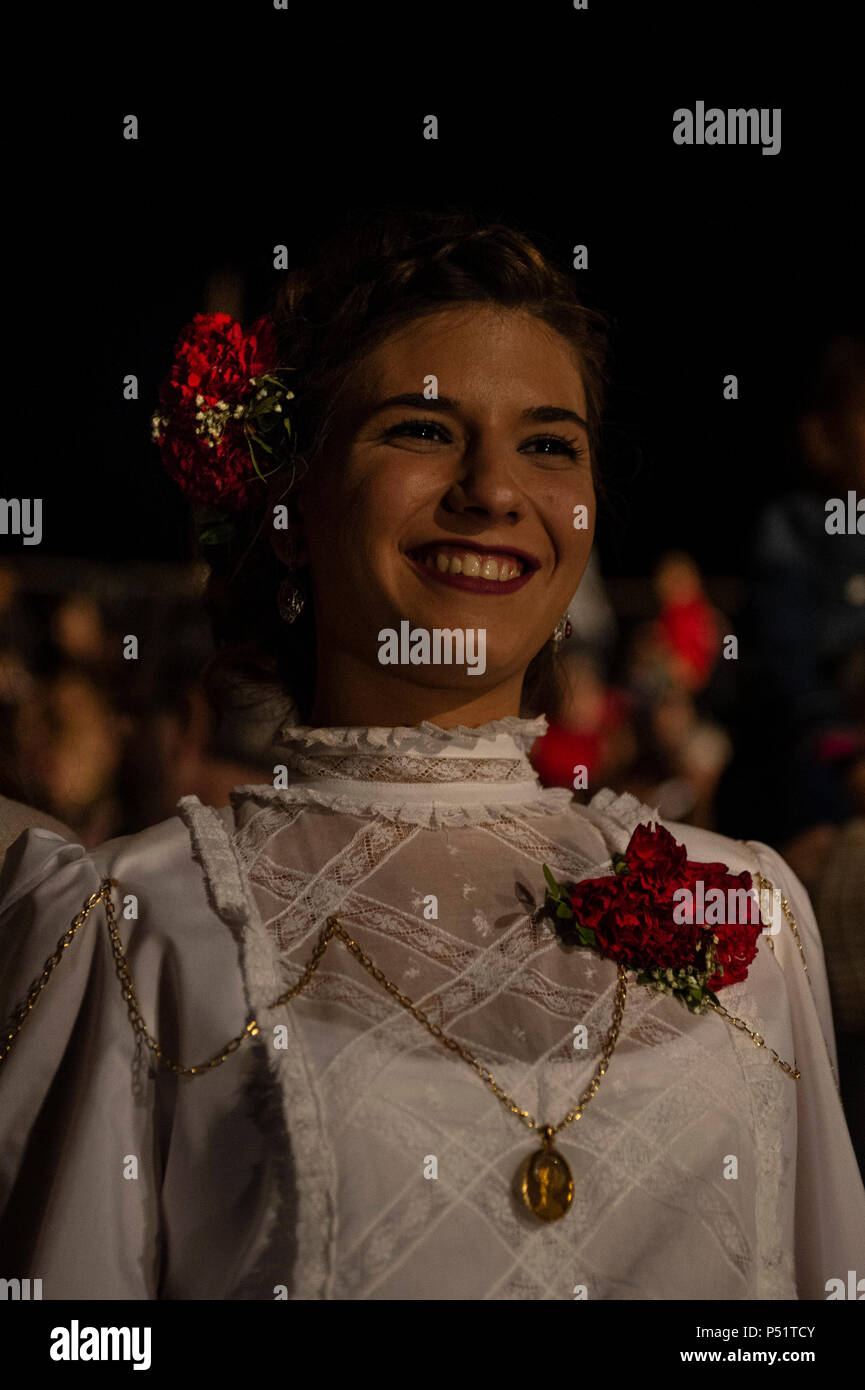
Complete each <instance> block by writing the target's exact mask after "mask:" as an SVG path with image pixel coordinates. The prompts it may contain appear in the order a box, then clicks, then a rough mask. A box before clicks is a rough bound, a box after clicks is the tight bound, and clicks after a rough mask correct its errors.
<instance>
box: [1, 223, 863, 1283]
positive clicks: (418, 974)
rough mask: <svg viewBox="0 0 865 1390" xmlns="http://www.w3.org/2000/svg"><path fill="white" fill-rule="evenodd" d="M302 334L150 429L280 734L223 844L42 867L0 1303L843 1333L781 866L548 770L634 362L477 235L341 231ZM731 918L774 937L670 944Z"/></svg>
mask: <svg viewBox="0 0 865 1390" xmlns="http://www.w3.org/2000/svg"><path fill="white" fill-rule="evenodd" d="M271 324H272V327H271ZM271 324H268V323H260V324H259V325H257V326H256V328H255V330H254V331H253V332H251V333H250V334H249V335H243V334H242V333H241V331H240V329H239V327H238V326H237V325H231V324H228V322H227V321H224V320H222V319H218V320H211V319H204V318H202V319H200V320H199V321H197V325H196V327H195V328H194V331H193V332H192V333H191V335H190V336H189V338H188V339H187V341H186V344H185V346H184V347H183V349H182V351H181V352H180V353H179V355H178V361H177V365H176V367H175V371H174V373H173V379H172V384H170V385H169V386H168V387H167V388H166V391H165V393H164V394H163V397H162V400H161V406H160V412H159V413H158V415H157V419H156V422H155V429H156V434H157V436H158V437H159V438H160V441H161V443H162V447H163V452H164V457H165V460H166V462H167V464H168V466H169V467H170V468H171V469H172V471H173V473H174V474H175V476H176V477H177V478H178V481H180V482H181V484H182V485H183V486H184V487H185V488H186V490H187V492H188V495H189V496H190V497H191V498H192V499H193V500H194V501H197V502H199V503H205V504H206V505H207V507H208V508H209V511H210V513H212V512H213V511H214V504H215V503H220V504H222V509H223V511H224V512H225V514H226V515H228V516H229V518H230V521H231V524H232V527H233V530H232V531H231V533H230V535H231V537H232V539H230V541H229V550H228V551H227V552H226V553H227V554H230V556H231V562H230V564H229V565H228V566H227V567H224V569H223V570H220V568H219V566H218V565H215V566H214V576H213V582H212V595H211V597H212V599H213V601H214V603H215V605H216V608H217V617H218V627H217V631H218V633H219V636H220V640H221V641H222V642H223V643H224V644H225V645H224V647H223V652H222V656H221V658H220V661H222V660H223V658H225V659H226V660H227V659H233V658H234V657H237V656H238V655H239V656H242V657H244V658H245V659H246V662H247V668H248V667H249V664H250V662H251V661H252V660H253V659H254V658H255V657H256V654H258V656H259V657H260V662H259V665H260V666H261V664H262V662H263V663H264V664H265V665H266V664H267V663H268V662H269V663H270V671H271V674H272V676H273V678H274V680H275V681H277V682H278V683H279V684H280V686H281V688H282V689H283V690H284V691H285V693H286V695H287V697H290V698H291V699H292V700H293V715H292V718H293V722H291V720H289V719H288V717H287V722H285V723H284V724H283V726H282V727H281V729H279V730H278V731H277V732H276V735H275V742H274V777H273V781H272V783H271V782H268V783H266V784H264V785H260V786H243V787H238V788H236V789H235V790H234V791H233V792H232V795H231V801H230V804H229V805H228V806H223V807H218V808H212V807H207V806H204V805H202V804H200V803H199V801H198V799H197V798H196V797H189V796H188V797H184V798H183V799H182V800H181V802H180V803H179V805H178V815H177V816H175V817H173V818H172V819H170V820H168V821H166V822H164V823H163V824H161V825H156V826H154V827H153V828H152V829H149V830H146V831H144V832H142V833H141V834H138V835H134V836H131V837H128V838H124V839H120V840H114V841H111V842H109V843H108V844H106V845H103V846H101V847H100V848H98V849H95V850H91V851H89V852H88V851H87V850H85V849H84V848H83V847H82V846H81V845H78V844H75V843H68V842H67V841H65V840H62V839H61V838H60V837H59V836H58V835H57V834H55V833H53V832H51V831H49V830H45V829H31V830H30V831H28V832H27V833H26V834H24V835H23V836H22V837H21V838H20V839H19V840H18V841H17V842H16V843H15V844H14V846H13V847H12V848H11V849H10V851H9V853H8V855H7V862H6V866H5V870H4V877H3V880H2V884H0V887H2V902H3V910H2V916H0V950H2V960H0V966H2V969H0V979H2V1006H3V1007H2V1009H0V1012H2V1014H3V1016H4V1017H9V1018H10V1020H11V1024H10V1026H9V1027H8V1028H7V1029H6V1030H5V1033H4V1060H3V1061H2V1063H0V1115H2V1146H0V1164H2V1166H0V1173H2V1182H3V1188H4V1193H3V1199H4V1202H5V1211H4V1216H3V1220H2V1228H0V1240H2V1247H3V1249H4V1264H5V1273H6V1275H7V1277H11V1276H12V1275H17V1276H18V1277H28V1276H29V1277H31V1278H41V1279H42V1281H43V1283H42V1288H43V1297H44V1298H62V1297H87V1298H93V1299H97V1298H98V1299H101V1298H117V1297H124V1298H149V1299H156V1298H161V1299H182V1298H199V1299H201V1298H204V1299H258V1298H266V1299H272V1298H281V1297H290V1298H297V1299H319V1298H335V1299H360V1298H380V1299H390V1298H400V1299H402V1298H410V1299H437V1298H441V1299H454V1298H457V1299H484V1298H496V1299H499V1298H502V1299H514V1298H525V1299H536V1298H544V1299H546V1298H553V1299H569V1300H570V1299H573V1298H574V1297H588V1298H592V1299H598V1298H618V1299H641V1298H646V1299H667V1298H700V1299H762V1298H770V1299H773V1298H774V1299H782V1298H796V1297H798V1298H809V1299H816V1298H820V1299H822V1298H825V1297H827V1295H828V1291H829V1286H828V1281H830V1280H832V1279H835V1278H840V1279H842V1280H843V1279H846V1278H847V1271H848V1270H849V1269H855V1268H856V1267H857V1260H858V1262H859V1266H860V1267H861V1258H862V1231H863V1229H865V1193H863V1189H862V1184H861V1181H860V1179H859V1175H858V1171H857V1167H856V1162H855V1158H854V1155H853V1151H852V1148H851V1145H850V1141H849V1137H848V1134H847V1130H846V1126H845V1120H844V1115H843V1111H842V1109H841V1105H840V1102H839V1099H838V1094H837V1085H836V1079H835V1044H834V1038H833V1032H832V1022H831V1016H830V1010H829V1004H828V994H827V987H826V978H825V971H824V966H823V960H822V952H821V946H820V938H819V934H818V930H817V926H816V923H815V921H814V917H813V913H812V910H811V906H810V903H809V900H808V897H807V895H806V893H805V892H804V890H803V888H802V886H801V884H800V883H799V882H798V880H797V879H796V878H795V877H794V876H793V875H792V873H791V872H790V871H789V870H788V868H787V867H786V865H785V864H784V862H783V861H782V860H781V859H780V858H779V857H778V856H777V854H775V853H774V852H773V850H772V849H770V848H769V847H767V846H766V845H763V844H759V843H744V842H740V841H735V840H731V839H726V838H722V837H720V836H718V835H715V834H712V833H710V832H707V831H703V830H695V829H693V828H691V827H689V826H685V825H678V824H674V825H668V826H666V827H661V826H660V825H659V822H658V817H657V813H656V811H655V810H654V808H651V807H647V806H643V805H641V804H640V803H639V802H638V801H636V800H635V798H633V797H632V796H628V795H623V796H614V795H613V794H612V793H611V792H609V791H607V790H603V789H601V790H599V791H597V792H596V794H595V795H594V796H593V798H592V800H591V802H590V804H589V805H588V806H582V805H579V804H577V803H576V802H575V801H574V800H573V798H572V796H571V793H570V792H569V791H568V790H566V789H552V790H546V791H545V790H543V789H542V788H541V786H540V784H539V783H538V781H537V778H536V777H535V775H534V773H533V771H532V768H531V765H530V763H529V761H528V757H527V754H528V751H529V749H530V747H531V745H532V743H533V741H534V740H535V739H536V738H537V737H538V735H540V734H541V733H542V732H543V730H544V728H545V720H544V717H543V703H542V702H543V677H544V670H545V668H548V667H549V664H550V661H551V659H552V658H551V653H552V651H553V649H554V647H555V643H556V636H555V634H557V633H558V632H560V620H561V617H562V614H563V613H564V612H565V610H566V608H567V606H568V603H569V601H570V600H571V598H572V596H573V594H574V592H575V590H576V589H577V587H578V585H579V583H580V578H581V576H582V574H583V570H584V568H585V566H586V563H587V560H588V557H589V552H590V549H591V545H592V538H593V533H594V525H595V515H596V499H597V497H598V495H599V491H600V490H601V489H602V479H601V478H600V477H599V470H598V437H599V426H600V413H601V400H602V383H603V363H604V337H603V324H602V323H601V322H600V321H599V319H598V317H597V316H596V315H594V314H592V313H590V312H589V311H588V310H586V309H585V308H583V307H582V306H581V305H580V304H579V302H578V301H577V299H576V297H575V295H574V292H573V290H572V288H571V286H570V283H569V281H568V279H567V278H566V277H564V276H562V275H561V274H560V273H558V272H557V271H556V270H555V269H553V268H552V267H551V266H550V265H549V264H548V263H547V262H546V260H545V259H544V258H543V257H542V255H541V254H540V253H539V252H538V250H537V249H536V248H535V247H534V246H533V245H531V244H530V243H529V242H528V241H527V240H526V239H525V238H524V237H523V236H522V235H521V234H519V233H517V232H515V231H513V230H510V229H507V228H503V227H499V226H490V225H483V224H479V223H477V222H475V221H474V220H473V219H471V218H469V217H464V218H463V217H454V216H447V217H435V216H431V217H428V218H421V219H417V220H414V221H411V220H409V221H405V220H398V219H396V218H393V219H389V218H387V217H383V218H380V219H378V221H376V220H375V219H373V221H372V222H371V224H370V225H369V226H367V227H366V228H364V229H361V230H360V231H358V229H357V228H350V229H349V230H348V231H347V232H346V233H345V234H344V235H342V236H341V237H337V238H336V239H335V240H334V241H333V242H331V243H330V244H328V245H327V246H326V247H325V248H324V249H323V250H322V251H321V253H320V255H319V258H318V260H317V262H316V263H315V264H314V265H312V266H311V267H308V268H307V269H305V270H303V271H297V272H294V273H293V274H292V275H290V276H289V277H288V280H287V283H286V285H285V286H284V288H283V289H282V291H281V292H280V294H279V295H278V297H277V300H276V302H275V305H274V307H273V311H272V315H271ZM272 331H273V332H274V334H275V335H274V336H271V335H272ZM274 345H275V346H274ZM274 354H275V355H274ZM289 392H291V393H292V394H289ZM280 417H282V418H280ZM284 418H287V419H288V421H289V424H290V427H291V428H290V432H289V431H288V430H285V428H284V423H283V421H284ZM232 432H233V433H232ZM241 433H243V438H241ZM232 440H233V441H234V443H232ZM238 441H239V443H238ZM235 445H237V447H235ZM247 446H250V447H251V448H252V453H253V455H255V456H256V464H257V466H258V467H259V469H260V472H261V473H262V474H263V475H264V481H262V480H261V479H260V478H259V477H258V475H257V474H256V473H254V472H253V471H252V469H251V467H250V466H249V464H248V461H247V460H248V458H249V452H248V448H247ZM259 446H262V447H259ZM262 464H263V465H264V466H261V465H262ZM244 468H245V469H246V471H245V472H244ZM216 510H219V508H216ZM212 520H213V518H212V515H209V516H208V518H207V524H208V525H210V526H211V532H210V537H209V539H210V540H211V541H214V542H215V541H217V540H221V541H222V542H223V543H224V542H225V536H226V534H228V533H227V532H225V531H222V532H219V531H218V530H214V529H212ZM211 553H212V554H215V553H216V552H215V551H212V552H211ZM755 775H756V773H755ZM545 866H546V871H547V873H546V874H545ZM761 874H762V875H764V876H765V877H764V879H760V878H758V875H761ZM547 875H548V876H547ZM109 878H110V879H111V880H112V884H111V885H109V886H108V887H104V886H103V885H104V880H106V879H109ZM719 884H720V885H721V886H722V888H728V889H729V888H731V887H733V888H734V889H742V890H743V891H746V890H748V889H749V888H750V889H751V890H752V892H753V889H754V888H755V887H756V885H758V884H759V885H760V887H761V888H763V889H765V891H766V892H767V893H768V894H769V895H770V901H771V889H772V887H774V889H776V890H777V891H778V893H779V894H780V895H783V906H782V907H779V908H778V910H777V911H776V912H774V913H772V914H771V916H767V915H766V912H765V910H764V912H763V917H762V922H761V921H758V923H757V925H756V926H755V925H753V919H751V925H742V924H740V923H738V922H737V920H736V919H735V918H733V919H730V918H729V917H728V918H727V919H726V920H725V921H723V922H721V923H720V924H718V925H714V926H713V928H712V930H711V931H707V930H706V928H705V926H704V925H701V919H699V918H697V919H693V914H692V921H690V922H686V924H685V925H675V924H676V923H678V922H680V921H681V920H682V919H681V917H678V918H677V917H674V916H673V915H672V914H673V903H674V897H673V895H674V893H675V892H677V891H679V890H681V889H682V888H683V887H684V888H685V890H686V892H691V890H693V891H694V892H695V893H697V894H700V893H702V894H704V896H705V891H704V890H705V888H706V886H707V885H708V886H714V887H717V886H718V885H719ZM554 885H560V886H561V885H564V887H563V888H562V890H561V892H562V896H561V897H559V896H558V894H559V888H558V887H556V886H554ZM109 887H110V892H109V891H108V889H109ZM547 892H548V893H549V895H550V897H549V899H548V902H547V906H548V907H549V908H550V912H549V913H546V914H545V913H544V912H541V911H539V910H538V909H542V908H544V906H545V893H547ZM675 901H676V902H680V901H683V899H681V898H677V899H676V900H675ZM701 901H702V899H701ZM763 901H765V900H763ZM777 905H778V900H777V899H776V906H777ZM88 907H89V910H87V909H88ZM107 913H109V914H110V919H109V922H108V926H107V927H106V914H107ZM707 920H708V921H709V922H712V921H715V922H717V921H718V918H717V915H716V917H715V918H714V919H713V918H711V917H708V918H707ZM694 921H696V925H694ZM73 922H75V924H76V925H75V927H74V929H71V928H72V924H73ZM764 924H765V926H766V927H767V928H769V930H766V931H764V930H762V926H763V925H764ZM67 929H70V930H69V932H68V935H67V936H66V938H65V939H64V945H63V946H61V947H60V948H58V951H57V956H56V959H55V960H54V961H53V962H52V961H48V965H47V966H46V968H45V973H44V974H42V975H40V972H41V971H42V969H43V962H45V961H46V959H47V958H48V957H49V956H51V954H52V952H54V950H55V947H56V946H57V942H58V939H59V938H60V937H61V935H62V934H63V933H64V932H67ZM686 948H687V949H686ZM688 952H690V954H688ZM118 976H119V982H118ZM31 987H32V988H31ZM707 990H708V991H709V994H708V995H706V991H707ZM28 991H29V993H28ZM677 996H679V997H677ZM704 997H705V1001H704ZM22 1001H23V1004H22ZM701 1001H704V1002H705V1007H704V1008H702V1010H701V1011H698V1009H697V1008H696V1007H689V1006H688V1005H691V1006H693V1005H695V1002H696V1005H699V1004H700V1002H701ZM731 1020H738V1022H732V1021H731ZM764 1040H765V1041H764Z"/></svg>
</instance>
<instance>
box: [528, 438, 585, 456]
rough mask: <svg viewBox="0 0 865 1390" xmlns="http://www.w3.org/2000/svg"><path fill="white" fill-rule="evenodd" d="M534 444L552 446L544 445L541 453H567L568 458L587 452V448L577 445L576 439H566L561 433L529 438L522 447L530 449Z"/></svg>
mask: <svg viewBox="0 0 865 1390" xmlns="http://www.w3.org/2000/svg"><path fill="white" fill-rule="evenodd" d="M532 444H540V445H541V446H547V445H549V446H551V447H549V448H547V447H542V448H541V450H540V452H541V453H545V454H548V453H557V454H567V456H568V458H571V459H575V460H576V459H578V458H581V457H582V455H583V454H584V453H585V452H586V451H585V449H582V448H579V447H578V446H577V441H576V440H575V439H565V437H564V436H563V435H561V434H545V435H541V436H538V437H536V438H535V439H527V440H526V442H525V444H523V445H522V446H521V447H522V448H523V449H528V448H529V446H530V445H532Z"/></svg>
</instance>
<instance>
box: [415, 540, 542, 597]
mask: <svg viewBox="0 0 865 1390" xmlns="http://www.w3.org/2000/svg"><path fill="white" fill-rule="evenodd" d="M407 558H408V560H409V563H410V564H411V565H412V567H413V569H415V570H416V571H418V572H419V573H420V574H421V575H422V577H423V578H424V579H425V580H427V581H428V582H431V583H434V584H447V585H449V586H450V587H452V588H454V589H465V590H467V591H468V592H469V593H473V594H493V595H502V594H512V593H514V592H515V591H516V590H517V589H522V588H524V586H525V585H526V584H528V582H529V580H530V579H531V577H532V575H533V574H534V573H535V572H536V570H538V569H540V561H539V560H537V559H536V558H535V557H534V556H533V555H529V554H528V553H527V552H526V551H524V550H512V549H510V548H509V547H508V548H505V547H502V548H500V547H498V546H493V545H490V546H484V545H481V544H479V543H476V542H472V541H431V542H430V543H429V544H428V545H422V546H417V547H415V548H413V549H412V550H410V551H409V552H408V554H407Z"/></svg>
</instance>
